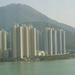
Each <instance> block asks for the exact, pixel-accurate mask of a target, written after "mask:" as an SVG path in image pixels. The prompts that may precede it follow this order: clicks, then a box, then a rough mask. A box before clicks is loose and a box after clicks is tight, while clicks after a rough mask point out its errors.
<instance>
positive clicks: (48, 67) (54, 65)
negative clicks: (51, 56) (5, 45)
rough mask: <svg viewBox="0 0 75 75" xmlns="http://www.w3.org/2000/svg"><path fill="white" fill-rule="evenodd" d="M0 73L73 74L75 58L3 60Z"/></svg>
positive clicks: (30, 74) (74, 74)
mask: <svg viewBox="0 0 75 75" xmlns="http://www.w3.org/2000/svg"><path fill="white" fill-rule="evenodd" d="M0 75H75V59H68V60H56V61H45V62H3V63H0Z"/></svg>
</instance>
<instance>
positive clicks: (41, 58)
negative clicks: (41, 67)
mask: <svg viewBox="0 0 75 75" xmlns="http://www.w3.org/2000/svg"><path fill="white" fill-rule="evenodd" d="M73 58H75V55H73V54H65V55H55V56H35V57H30V58H24V59H21V58H0V62H21V61H24V62H27V61H28V62H36V61H55V60H65V59H73Z"/></svg>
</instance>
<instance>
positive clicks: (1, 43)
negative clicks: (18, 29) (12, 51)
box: [0, 29, 7, 50]
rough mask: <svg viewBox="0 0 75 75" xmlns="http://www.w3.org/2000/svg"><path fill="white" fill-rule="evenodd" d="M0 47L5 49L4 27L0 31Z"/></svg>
mask: <svg viewBox="0 0 75 75" xmlns="http://www.w3.org/2000/svg"><path fill="white" fill-rule="evenodd" d="M0 49H1V50H7V32H6V31H5V30H4V29H2V30H1V31H0Z"/></svg>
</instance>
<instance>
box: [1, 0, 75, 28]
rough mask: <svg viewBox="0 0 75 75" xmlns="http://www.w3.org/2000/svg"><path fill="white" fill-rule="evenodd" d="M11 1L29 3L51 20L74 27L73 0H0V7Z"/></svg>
mask: <svg viewBox="0 0 75 75" xmlns="http://www.w3.org/2000/svg"><path fill="white" fill-rule="evenodd" d="M11 3H21V4H26V5H29V6H31V7H33V8H34V9H36V10H38V11H39V12H41V13H43V14H45V15H46V16H48V17H49V18H51V19H53V20H56V21H58V22H61V23H65V24H68V25H70V26H72V27H75V0H0V7H2V6H6V5H8V4H11Z"/></svg>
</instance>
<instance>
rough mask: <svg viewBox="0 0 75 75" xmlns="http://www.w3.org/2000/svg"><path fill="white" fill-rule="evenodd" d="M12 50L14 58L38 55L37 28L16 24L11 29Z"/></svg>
mask: <svg viewBox="0 0 75 75" xmlns="http://www.w3.org/2000/svg"><path fill="white" fill-rule="evenodd" d="M11 50H12V54H13V57H14V58H24V57H31V56H36V28H33V27H32V26H28V27H27V26H26V25H22V26H19V25H18V24H15V25H14V27H13V28H12V29H11Z"/></svg>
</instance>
